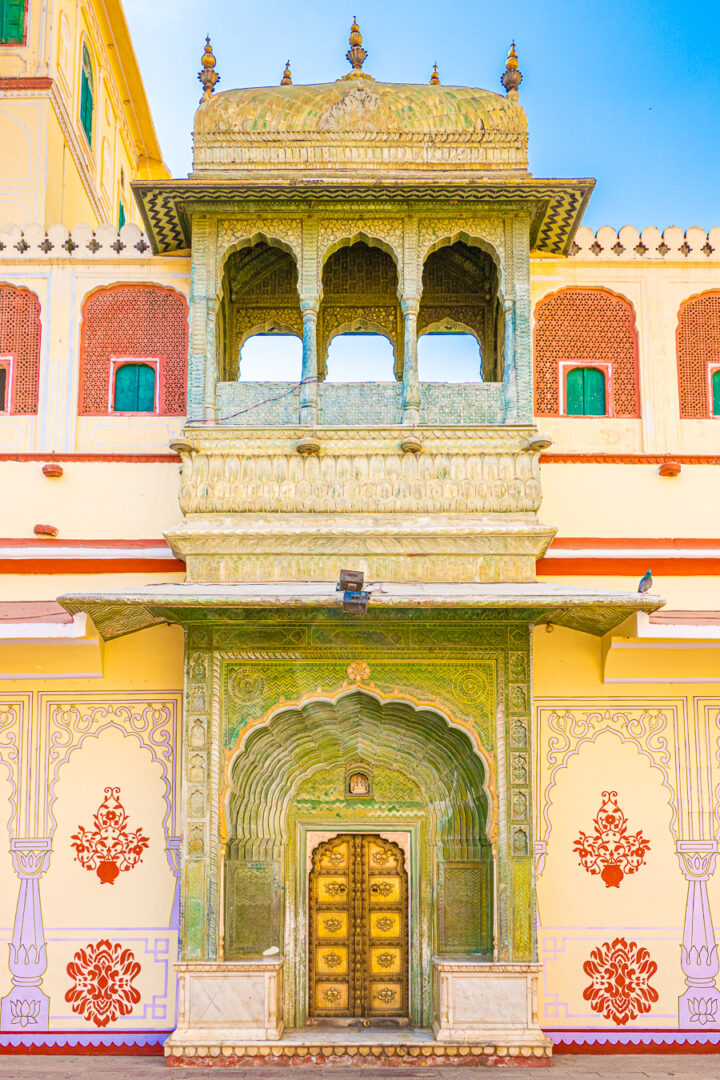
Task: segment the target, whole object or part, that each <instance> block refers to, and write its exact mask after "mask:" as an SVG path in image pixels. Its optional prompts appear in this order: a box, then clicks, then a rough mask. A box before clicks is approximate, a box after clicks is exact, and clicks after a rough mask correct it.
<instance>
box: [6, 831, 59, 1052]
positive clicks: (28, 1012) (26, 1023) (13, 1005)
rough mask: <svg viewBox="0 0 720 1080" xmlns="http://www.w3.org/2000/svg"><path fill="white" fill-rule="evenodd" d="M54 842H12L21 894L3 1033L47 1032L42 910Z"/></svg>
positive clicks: (12, 945) (12, 942)
mask: <svg viewBox="0 0 720 1080" xmlns="http://www.w3.org/2000/svg"><path fill="white" fill-rule="evenodd" d="M51 843H52V841H51V840H50V839H49V838H43V839H40V840H11V841H10V852H11V855H12V860H13V866H14V868H15V873H16V874H17V876H18V877H19V878H20V892H19V895H18V902H17V909H16V911H15V926H14V928H13V936H12V941H11V942H10V974H11V975H12V989H11V991H10V993H9V994H8V995H7V996H6V997H4V998H3V999H2V1005H1V1006H0V1028H1V1029H2V1030H3V1031H24V1030H27V1029H28V1028H31V1029H32V1030H34V1031H47V1029H48V1012H49V1004H50V999H49V998H48V996H47V994H45V993H43V991H42V989H41V984H42V977H43V975H44V974H45V969H46V968H47V957H46V954H45V932H44V930H43V922H42V911H41V908H40V878H41V877H42V875H43V874H44V873H45V871H46V870H47V868H48V865H49V863H50V852H51V848H50V845H51Z"/></svg>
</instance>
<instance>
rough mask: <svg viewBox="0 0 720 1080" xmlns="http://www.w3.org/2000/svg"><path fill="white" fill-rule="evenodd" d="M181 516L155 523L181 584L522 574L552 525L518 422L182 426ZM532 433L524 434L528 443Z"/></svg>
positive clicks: (535, 446)
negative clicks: (181, 574) (178, 564)
mask: <svg viewBox="0 0 720 1080" xmlns="http://www.w3.org/2000/svg"><path fill="white" fill-rule="evenodd" d="M185 436H186V437H185V438H184V439H182V440H179V441H178V442H176V443H173V444H172V445H173V448H174V449H176V450H177V451H178V453H179V454H180V455H181V457H182V463H183V464H182V480H181V490H180V505H181V509H182V511H183V513H184V514H185V515H186V516H185V519H184V521H183V522H182V523H181V524H180V525H178V526H177V527H176V528H174V529H172V530H170V531H169V532H168V533H167V539H168V542H169V543H170V545H171V547H172V549H173V551H174V552H175V554H176V555H177V556H178V557H180V558H183V559H185V561H186V563H187V574H188V580H189V581H214V582H232V581H271V580H281V579H293V578H300V579H302V578H311V579H315V580H332V579H337V574H338V572H339V570H340V569H341V568H342V566H344V565H352V566H354V567H357V568H358V569H363V570H365V572H366V574H367V575H369V576H370V577H372V578H376V579H379V578H384V579H386V580H390V581H393V580H394V581H398V580H407V581H419V580H426V581H456V582H457V581H532V580H534V577H535V560H536V559H537V558H539V557H540V556H541V555H542V554H543V553H544V551H545V550H546V548H547V546H548V544H549V543H550V540H551V539H552V536H553V534H554V531H555V530H554V529H551V528H548V527H546V526H544V525H542V524H540V522H539V521H538V519H537V511H538V509H539V507H540V501H541V488H540V469H539V453H540V448H541V442H542V441H541V440H540V442H538V440H537V439H536V436H537V433H536V431H535V429H534V428H530V427H513V428H508V427H501V426H493V427H490V426H488V427H483V428H469V427H462V428H460V427H457V428H446V429H442V428H423V427H418V428H413V429H412V431H409V430H408V428H407V427H403V426H402V425H397V426H395V427H384V428H367V429H349V430H348V429H346V430H344V431H343V430H339V429H337V428H322V427H317V428H315V429H313V430H312V432H308V429H307V428H300V427H298V428H297V429H292V428H290V429H288V428H285V429H234V430H229V429H218V428H195V427H193V428H188V429H186V433H185ZM533 440H535V442H534V441H533Z"/></svg>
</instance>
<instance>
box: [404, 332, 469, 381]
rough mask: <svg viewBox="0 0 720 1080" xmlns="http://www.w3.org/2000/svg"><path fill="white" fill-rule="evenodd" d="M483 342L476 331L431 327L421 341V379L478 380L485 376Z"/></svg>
mask: <svg viewBox="0 0 720 1080" xmlns="http://www.w3.org/2000/svg"><path fill="white" fill-rule="evenodd" d="M481 365H482V356H481V353H480V345H479V343H478V340H477V338H476V337H475V335H474V334H463V333H462V332H461V331H459V330H429V331H426V332H425V333H424V334H423V335H422V336H421V337H420V339H419V340H418V377H419V379H420V381H421V382H451V383H464V382H477V380H478V379H480V378H482V371H481Z"/></svg>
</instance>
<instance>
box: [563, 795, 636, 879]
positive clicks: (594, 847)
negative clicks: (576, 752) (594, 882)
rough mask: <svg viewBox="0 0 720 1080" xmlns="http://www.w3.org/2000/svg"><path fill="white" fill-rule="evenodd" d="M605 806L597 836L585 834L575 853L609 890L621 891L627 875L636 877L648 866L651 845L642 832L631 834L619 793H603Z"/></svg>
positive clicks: (596, 823) (596, 822)
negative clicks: (611, 888)
mask: <svg viewBox="0 0 720 1080" xmlns="http://www.w3.org/2000/svg"><path fill="white" fill-rule="evenodd" d="M602 799H603V801H602V804H601V806H600V809H599V810H598V812H597V817H595V818H594V820H593V824H594V826H595V835H594V836H588V835H587V833H584V832H581V833H580V835H579V837H578V838H577V840H576V841H575V846H574V847H573V851H575V852H576V853H577V854H578V855H579V856H580V865H581V866H582V867H584V868H585V870H587V872H588V873H589V874H599V875H600V877H601V878H602V879H603V881H604V882H605V887H606V888H608V889H609V888H610V887H611V886H613V887H614V888H616V889H617V888H619V887H620V882H621V881H622V879H623V878H624V877H625V875H626V874H634V873H635V871H636V870H639V869H640V867H641V866H642V865H643V864H644V862H645V855H646V854H647V852H648V851H649V850H650V841H649V840H646V839H645V837H644V836H643V834H642V832H641V831H640V830H638V832H636V833H631V834H628V831H627V818H626V817H625V815H624V814H623V812H622V810H621V809H620V807H619V806H618V804H617V791H603V793H602Z"/></svg>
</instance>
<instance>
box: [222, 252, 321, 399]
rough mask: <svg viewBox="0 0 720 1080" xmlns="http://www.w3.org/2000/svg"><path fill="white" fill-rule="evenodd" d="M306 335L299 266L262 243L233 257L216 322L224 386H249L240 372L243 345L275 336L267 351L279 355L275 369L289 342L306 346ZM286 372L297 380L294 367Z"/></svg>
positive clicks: (227, 265) (227, 266) (228, 262)
mask: <svg viewBox="0 0 720 1080" xmlns="http://www.w3.org/2000/svg"><path fill="white" fill-rule="evenodd" d="M302 331H303V327H302V315H301V313H300V300H299V297H298V291H297V266H296V265H295V260H294V259H293V257H292V255H290V253H289V252H287V251H284V250H283V249H282V248H279V247H277V246H275V245H273V244H270V243H268V242H267V241H266V240H264V239H259V240H257V241H256V242H252V243H249V244H248V245H246V246H245V247H241V248H239V249H238V250H237V251H234V252H232V253H231V254H230V255H229V256H228V258H227V260H226V262H225V267H224V270H223V278H222V291H221V295H220V304H219V313H218V320H217V339H218V340H217V346H218V356H219V357H220V358H221V361H220V368H221V370H220V373H219V374H220V380H221V381H222V382H232V381H234V380H235V379H238V378H242V379H243V380H244V381H248V380H249V379H250V378H251V376H250V375H249V374H248V372H247V371H243V370H242V369H241V368H240V353H241V350H243V352H245V350H244V345H245V343H246V342H248V341H249V339H250V338H252V337H254V336H256V335H277V337H276V338H275V340H274V341H273V342H272V343H268V344H267V345H265V346H264V348H265V349H267V350H268V352H269V353H270V352H272V353H273V354H274V355H275V360H274V361H273V365H274V366H276V367H277V366H278V365H279V363H280V361H279V356H280V354H279V350H280V349H281V348H282V347H283V346H287V344H288V340H287V339H288V337H297V338H299V339H300V340H302ZM281 339H282V340H281ZM256 349H258V346H257V345H254V346H251V348H250V352H249V354H247V353H245V356H246V360H248V358H250V360H251V359H252V355H253V352H254V350H256ZM294 355H295V353H294V352H293V356H294ZM288 360H289V353H288ZM254 366H255V365H254V363H253V367H254ZM287 366H288V367H292V368H293V371H294V374H293V375H292V376H290V378H293V379H294V378H295V377H296V376H297V377H298V378H299V369H295V365H294V364H291V363H288V365H287ZM255 369H256V370H257V368H255ZM251 370H252V368H251ZM270 378H271V376H269V375H268V374H267V373H262V374H261V375H260V377H259V379H258V381H261V382H266V381H268V380H269V379H270ZM253 381H255V380H254V379H253Z"/></svg>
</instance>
